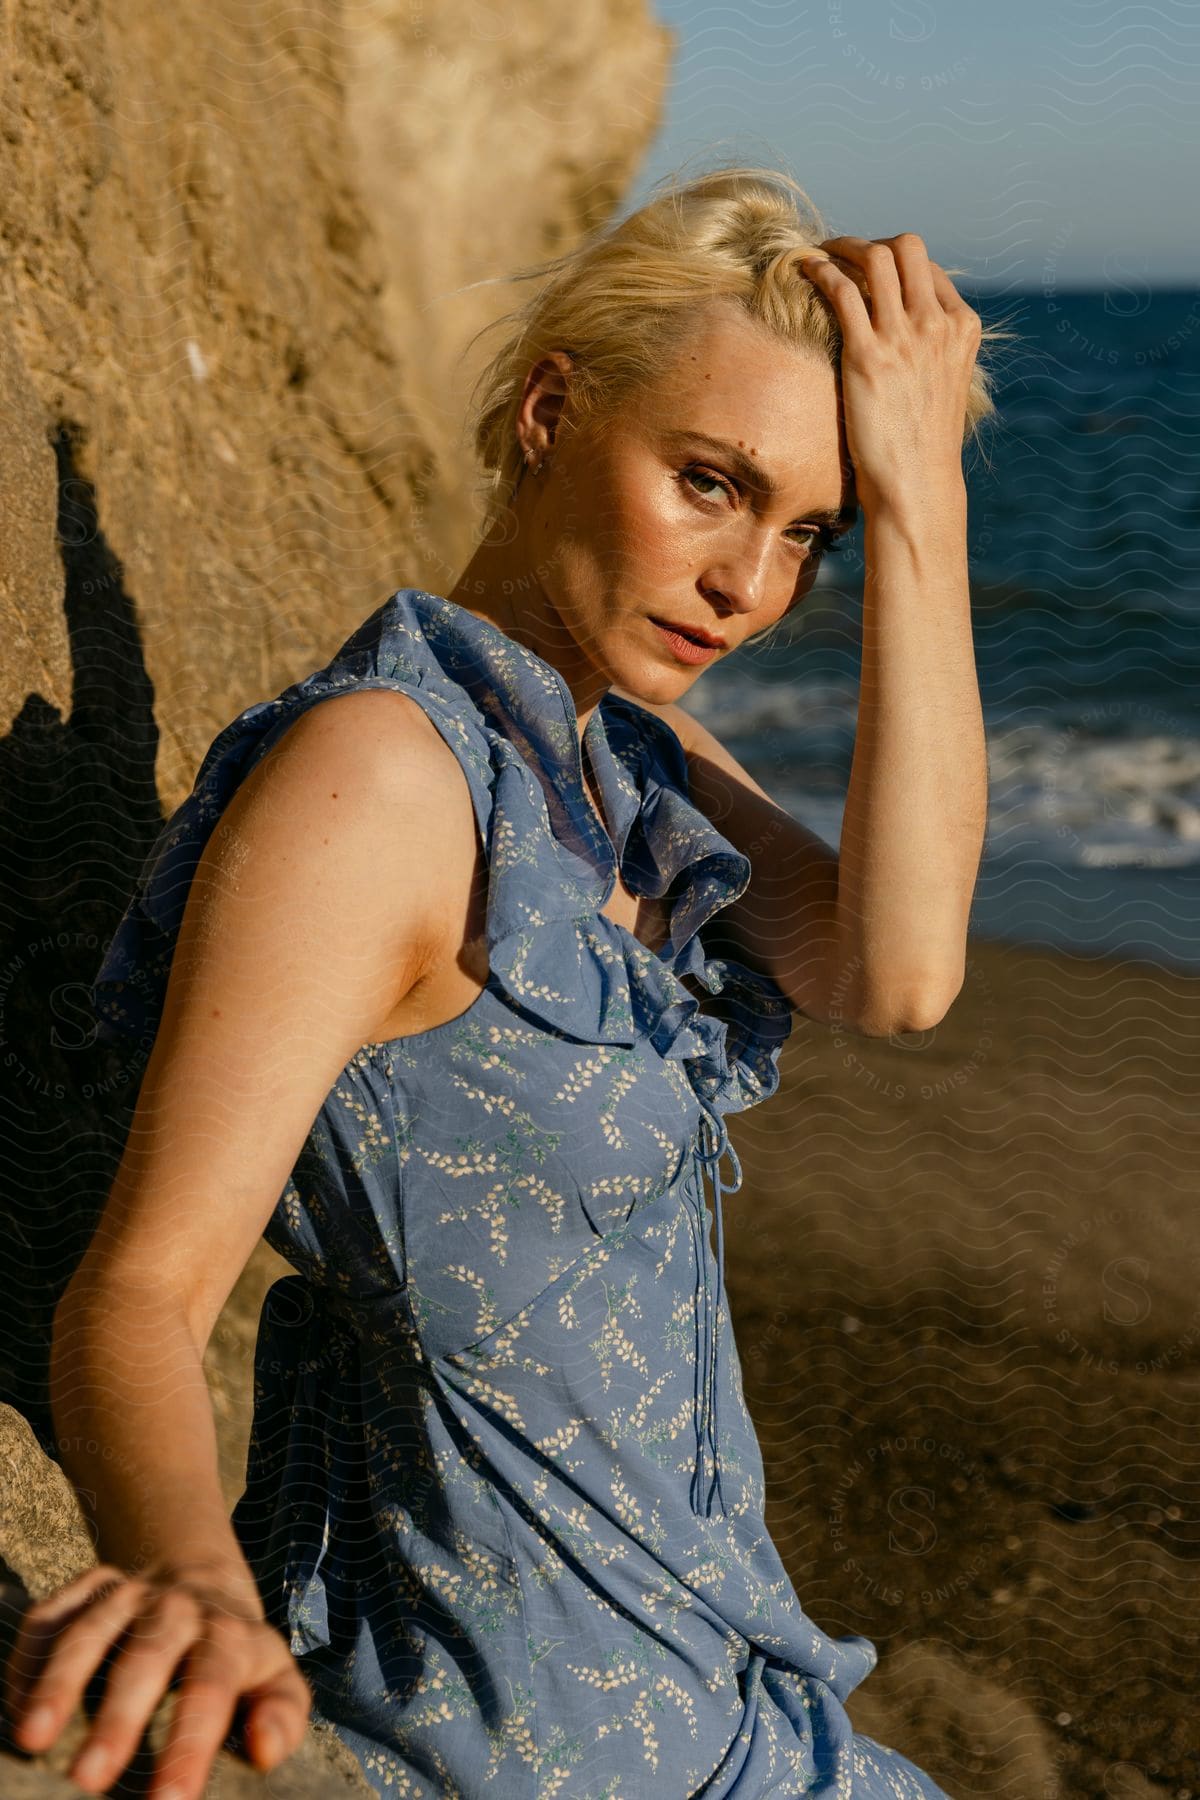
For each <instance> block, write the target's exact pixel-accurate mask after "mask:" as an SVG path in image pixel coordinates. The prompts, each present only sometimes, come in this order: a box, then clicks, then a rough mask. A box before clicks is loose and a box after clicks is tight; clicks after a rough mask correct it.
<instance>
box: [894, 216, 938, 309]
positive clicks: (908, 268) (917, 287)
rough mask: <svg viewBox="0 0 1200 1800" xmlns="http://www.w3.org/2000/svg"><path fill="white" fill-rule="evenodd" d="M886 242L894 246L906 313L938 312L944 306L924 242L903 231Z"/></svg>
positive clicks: (913, 232) (914, 234) (933, 266)
mask: <svg viewBox="0 0 1200 1800" xmlns="http://www.w3.org/2000/svg"><path fill="white" fill-rule="evenodd" d="M883 242H884V243H885V244H888V245H890V246H891V251H892V257H893V259H894V261H895V264H896V269H897V272H898V274H899V277H900V291H901V294H902V295H903V298H904V305H905V308H906V310H907V311H908V312H910V313H912V314H914V315H919V314H921V313H925V314H927V315H932V314H936V313H939V312H940V311H941V310H942V309H941V303H940V301H939V300H938V297H937V294H936V292H935V291H934V283H933V270H934V268H935V267H936V265H935V264H934V263H931V262H930V260H929V252H928V250H927V249H926V248H925V241H924V239H923V238H920V237H918V236H917V234H916V232H915V231H900V232H897V234H896V236H895V237H890V238H884V239H883Z"/></svg>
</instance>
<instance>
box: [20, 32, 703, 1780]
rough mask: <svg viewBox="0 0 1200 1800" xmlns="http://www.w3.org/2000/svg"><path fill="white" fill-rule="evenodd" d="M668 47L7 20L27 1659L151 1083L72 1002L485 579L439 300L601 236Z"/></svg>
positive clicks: (654, 109) (226, 1386) (241, 1344)
mask: <svg viewBox="0 0 1200 1800" xmlns="http://www.w3.org/2000/svg"><path fill="white" fill-rule="evenodd" d="M673 41H674V40H673V35H672V34H671V33H670V32H668V31H666V30H665V29H664V28H662V27H660V26H659V25H657V24H655V23H654V21H653V20H652V18H651V16H650V13H649V9H648V5H647V4H645V3H644V0H580V4H578V5H576V6H574V7H572V8H570V9H568V10H567V11H566V12H564V11H563V10H562V9H559V8H553V7H551V6H550V5H549V4H546V3H543V4H541V5H538V4H536V3H533V0H502V4H501V5H500V6H498V7H496V8H492V7H490V6H483V5H476V4H467V3H466V0H461V3H460V0H439V4H438V5H437V7H436V8H434V7H432V6H431V7H429V8H423V7H422V6H421V5H420V4H413V0H299V3H297V0H238V4H237V5H228V6H221V5H217V6H213V5H212V4H211V3H210V0H178V3H177V4H173V5H172V6H171V7H161V6H153V5H150V4H147V3H146V0H72V3H71V4H69V5H64V4H62V0H27V3H26V4H24V5H22V6H20V7H17V8H12V9H9V10H8V11H6V13H5V25H4V49H3V55H4V62H3V65H2V66H0V138H2V167H3V179H2V180H0V245H2V247H3V254H2V258H0V409H2V416H3V420H4V430H3V432H0V488H2V492H3V524H2V527H0V630H2V631H3V635H4V646H5V654H4V657H3V660H2V662H0V708H3V713H4V724H5V728H6V736H5V740H4V744H3V748H2V750H0V758H2V759H3V767H2V768H0V865H2V867H3V869H4V872H5V881H6V884H7V885H6V892H5V895H4V908H3V921H4V922H3V926H2V927H0V931H2V933H3V941H0V1083H2V1084H3V1089H4V1094H5V1099H4V1116H3V1125H4V1136H5V1152H6V1164H7V1168H8V1179H7V1181H6V1183H5V1186H6V1190H7V1192H8V1194H9V1196H10V1199H9V1201H8V1204H7V1206H6V1218H5V1221H4V1231H5V1244H6V1249H7V1251H8V1256H7V1258H6V1267H5V1278H4V1307H3V1309H2V1312H0V1316H2V1317H3V1320H4V1326H3V1331H2V1332H0V1398H2V1399H3V1400H5V1401H8V1402H11V1403H12V1406H13V1407H14V1408H16V1409H17V1410H16V1411H8V1410H6V1411H5V1413H4V1414H3V1415H2V1417H3V1431H4V1433H5V1434H6V1441H5V1448H6V1450H7V1451H9V1452H10V1453H11V1455H10V1458H9V1466H10V1468H11V1469H13V1470H15V1471H16V1474H15V1476H13V1477H12V1479H14V1480H15V1481H16V1483H17V1499H16V1500H15V1501H14V1500H13V1498H12V1495H11V1494H10V1503H9V1509H8V1519H7V1525H6V1527H5V1546H6V1547H0V1554H4V1555H5V1556H6V1557H7V1558H8V1570H7V1578H8V1579H9V1583H10V1585H9V1586H8V1588H7V1589H6V1590H5V1595H6V1599H5V1603H4V1607H3V1613H4V1617H5V1619H6V1620H7V1622H8V1625H9V1627H10V1628H11V1626H12V1625H13V1623H14V1621H15V1618H16V1616H17V1614H18V1613H19V1610H20V1605H21V1603H22V1597H23V1596H24V1595H25V1594H26V1593H33V1594H38V1593H41V1592H46V1591H50V1590H52V1589H53V1588H54V1587H56V1586H58V1585H60V1584H61V1583H62V1581H64V1580H66V1579H67V1578H68V1575H69V1574H71V1573H77V1572H79V1570H80V1569H82V1568H85V1567H87V1566H88V1565H89V1564H90V1563H91V1561H92V1560H94V1558H93V1553H92V1546H91V1541H90V1538H89V1537H88V1535H87V1532H86V1529H85V1527H84V1525H83V1521H82V1516H81V1515H80V1514H79V1512H78V1508H77V1506H76V1505H75V1503H74V1500H73V1497H72V1495H71V1492H70V1489H69V1487H68V1486H67V1485H66V1484H65V1483H64V1482H62V1481H61V1480H59V1481H58V1482H57V1483H56V1481H55V1475H56V1472H57V1471H56V1468H55V1465H54V1464H53V1462H51V1461H49V1460H48V1459H47V1457H46V1456H45V1455H44V1454H43V1452H44V1451H49V1452H50V1453H51V1455H52V1454H53V1426H52V1421H51V1418H50V1413H49V1409H48V1405H47V1397H46V1387H45V1367H46V1357H47V1347H48V1334H49V1329H50V1321H51V1317H52V1312H53V1306H54V1303H55V1301H56V1299H57V1296H58V1294H59V1293H60V1292H61V1290H62V1288H63V1286H64V1285H65V1283H66V1281H67V1279H68V1278H69V1276H70V1274H71V1272H72V1270H73V1268H74V1267H75V1264H76V1263H77V1261H78V1258H79V1256H80V1255H81V1254H82V1251H83V1249H84V1247H85V1245H86V1243H87V1241H88V1239H89V1237H90V1236H91V1234H92V1232H93V1230H94V1228H95V1223H96V1219H97V1217H98V1215H99V1212H100V1209H101V1207H102V1205H103V1202H104V1199H105V1197H106V1195H107V1192H108V1188H109V1185H110V1183H111V1180H112V1175H113V1173H114V1171H115V1167H116V1163H117V1160H118V1158H119V1155H120V1150H121V1146H122V1143H123V1140H124V1134H125V1131H126V1129H127V1127H128V1122H129V1115H130V1110H131V1106H132V1101H133V1099H134V1098H135V1095H136V1086H137V1078H138V1075H139V1073H140V1070H141V1067H143V1066H144V1057H141V1058H137V1057H134V1058H131V1059H129V1060H127V1061H125V1062H123V1063H122V1062H116V1061H115V1060H114V1057H113V1054H112V1053H102V1052H101V1051H99V1050H98V1049H97V1048H96V1047H95V1046H94V1045H93V1043H92V1040H91V1033H90V1029H89V1024H88V1014H87V1011H86V1007H85V1005H84V994H83V984H85V983H86V982H88V981H89V980H90V979H91V977H92V975H93V974H94V973H95V970H96V968H97V966H98V963H99V961H100V958H101V956H102V954H103V949H104V945H105V943H106V941H107V939H108V936H109V935H110V933H111V931H112V928H113V926H114V925H115V923H116V920H117V918H118V917H119V916H120V913H121V911H122V910H123V908H124V905H125V902H126V900H127V898H128V895H129V892H130V890H131V888H132V885H133V882H134V879H135V877H136V874H137V871H138V868H139V866H140V864H141V861H142V859H143V857H144V855H145V853H146V851H147V849H148V848H149V845H150V843H151V842H152V841H153V838H154V837H155V835H156V834H157V832H158V829H159V827H160V825H161V823H162V821H163V819H164V818H165V817H166V816H167V815H169V813H170V812H171V811H173V810H174V808H175V807H176V806H177V805H178V804H179V802H180V801H181V800H182V799H183V797H184V796H185V794H186V793H187V792H188V791H189V789H190V787H191V785H192V782H193V780H194V777H195V774H196V771H197V768H198V766H199V763H200V760H201V757H202V756H203V753H204V751H205V750H206V748H207V747H208V745H209V743H210V742H211V741H212V739H213V737H214V736H215V735H216V734H217V732H218V731H219V730H220V729H221V727H222V726H223V725H224V724H226V723H227V722H228V721H229V720H230V719H232V718H233V717H234V716H235V715H236V714H237V713H238V712H240V711H241V710H242V709H243V708H244V707H245V706H247V705H249V704H250V703H251V702H252V701H254V700H258V699H263V698H266V697H269V696H271V695H273V694H275V693H276V692H277V691H278V690H279V689H280V688H282V687H284V686H285V685H287V683H289V682H291V681H293V680H295V679H297V678H298V677H300V676H302V675H304V674H307V673H308V672H309V670H311V669H313V668H315V667H317V666H319V664H320V663H322V662H323V661H324V660H325V659H326V658H327V657H328V656H329V655H330V654H331V653H332V651H333V650H334V649H335V648H336V647H337V645H338V644H339V643H341V641H342V640H343V639H344V638H345V637H346V636H347V635H348V633H349V632H350V630H351V629H352V628H353V627H354V625H355V624H357V623H358V622H359V621H360V620H361V619H363V618H364V617H366V615H367V614H368V613H369V612H371V611H373V610H374V608H375V607H376V606H377V605H379V604H380V603H381V602H382V601H383V600H384V599H385V598H386V597H387V595H388V594H389V593H391V592H392V591H393V590H394V589H395V588H397V587H399V586H402V585H406V584H417V585H421V586H426V587H430V588H433V589H435V590H436V589H437V588H439V587H440V586H442V585H443V584H447V583H448V582H449V581H450V580H451V579H452V578H453V577H454V576H456V575H457V572H458V570H459V569H460V568H461V566H462V565H463V563H464V562H465V561H466V559H467V556H468V554H469V552H470V549H471V546H472V543H473V541H474V531H475V523H476V517H477V514H476V510H475V507H474V504H473V500H472V492H473V482H474V478H475V472H474V470H473V468H472V466H471V462H470V458H469V455H468V454H467V451H466V449H465V447H464V441H463V439H462V436H461V432H460V414H461V407H462V403H463V400H464V399H465V397H466V394H467V391H468V388H469V385H470V379H471V375H472V372H473V367H474V366H477V365H478V364H480V363H481V362H482V359H483V356H484V355H486V354H487V349H488V346H487V344H486V343H485V344H483V345H482V346H480V348H479V350H478V351H477V352H476V353H474V355H473V360H472V355H470V354H469V355H468V356H467V357H466V358H464V357H463V356H462V352H463V350H464V348H465V347H466V346H467V344H468V340H469V339H470V337H471V335H472V333H474V332H476V331H477V330H478V329H479V328H480V327H481V326H482V325H484V324H486V323H487V322H488V321H489V320H491V319H494V318H496V317H497V316H498V315H500V314H501V313H503V312H505V311H507V310H508V309H509V308H510V307H511V306H512V305H513V304H514V302H515V300H516V299H517V298H519V297H522V296H523V292H524V290H520V291H518V292H514V291H513V290H511V289H509V288H507V287H505V286H482V287H479V288H476V289H473V290H472V291H470V292H469V293H467V294H466V295H464V296H461V297H460V298H459V299H458V300H457V301H456V302H455V303H453V304H451V303H450V302H449V301H448V300H447V299H445V294H446V290H447V289H449V288H452V287H459V286H462V285H463V284H466V283H472V282H477V281H478V282H484V281H487V280H488V279H489V278H492V277H496V276H500V275H503V274H504V273H506V272H508V271H510V270H512V269H513V268H515V267H517V266H519V265H521V264H524V263H527V262H530V261H533V260H536V259H538V258H541V257H544V256H546V255H547V254H549V253H551V252H553V251H555V250H559V249H564V248H566V247H568V246H569V245H570V244H571V243H572V242H574V241H576V239H577V238H578V236H579V235H580V234H581V232H583V231H584V230H586V229H588V228H590V227H592V226H594V225H596V224H598V223H600V222H602V221H603V220H604V219H605V218H606V217H607V216H608V214H609V213H610V212H611V210H612V209H613V207H614V205H615V204H616V202H617V201H618V200H619V198H620V196H621V194H622V192H623V191H624V190H625V188H626V187H627V185H628V183H629V181H630V180H631V178H632V176H633V174H634V173H635V170H636V166H637V163H638V160H639V158H640V155H641V154H642V152H643V151H644V149H645V148H646V146H647V145H648V143H649V141H650V139H651V137H652V136H653V134H654V131H655V129H656V128H657V125H658V122H659V107H660V102H661V97H662V94H663V92H664V88H665V81H666V77H667V73H668V65H669V62H670V56H671V51H672V47H673ZM282 1266H283V1265H282V1264H280V1263H279V1260H278V1258H276V1257H275V1256H274V1255H273V1253H272V1252H271V1251H269V1250H268V1249H267V1248H266V1246H265V1245H260V1247H259V1249H258V1251H256V1253H255V1256H254V1257H253V1258H252V1260H251V1263H250V1265H249V1267H248V1268H247V1270H246V1272H245V1274H244V1276H243V1278H242V1280H241V1281H240V1282H239V1284H238V1287H237V1289H236V1291H235V1293H234V1295H233V1296H231V1298H230V1302H229V1305H228V1307H227V1309H226V1313H225V1315H224V1316H223V1318H222V1320H221V1322H220V1324H219V1326H218V1328H217V1330H216V1331H215V1332H214V1334H213V1339H212V1341H211V1342H210V1345H209V1349H208V1353H207V1355H206V1358H205V1367H206V1371H207V1373H208V1376H209V1379H210V1385H211V1388H212V1393H213V1399H214V1407H215V1411H216V1415H217V1422H218V1432H219V1435H220V1440H221V1475H222V1482H223V1484H224V1487H225V1490H226V1494H227V1497H228V1498H229V1500H230V1503H231V1504H232V1501H233V1500H234V1499H235V1498H236V1496H237V1493H238V1492H239V1491H240V1485H241V1472H242V1469H243V1467H244V1453H245V1440H246V1435H247V1429H248V1408H249V1375H250V1359H251V1352H252V1348H253V1339H254V1330H255V1326H256V1320H257V1309H258V1305H259V1303H260V1302H261V1297H262V1293H263V1291H264V1289H265V1286H266V1285H267V1284H268V1282H269V1281H270V1280H271V1279H273V1278H274V1276H275V1275H276V1274H277V1273H279V1272H281V1270H282ZM22 1416H23V1417H22ZM24 1421H28V1424H29V1425H30V1426H32V1428H33V1432H32V1434H31V1433H30V1432H29V1431H28V1430H27V1429H26V1427H25V1424H24ZM39 1440H40V1447H39ZM22 1509H24V1510H22ZM81 1533H82V1536H81V1535H80V1534H81ZM18 1544H19V1545H20V1546H21V1548H20V1549H19V1550H18V1549H16V1548H14V1546H16V1545H18ZM3 1579H5V1571H4V1570H2V1569H0V1580H3ZM169 1707H170V1701H169V1699H168V1700H166V1701H164V1703H163V1706H162V1707H160V1709H159V1714H158V1715H157V1717H156V1721H155V1727H154V1729H155V1731H156V1732H159V1733H161V1731H162V1729H163V1728H164V1719H165V1717H166V1716H167V1715H168V1714H169ZM77 1727H78V1729H76V1727H72V1732H73V1733H74V1736H73V1737H72V1738H71V1742H72V1743H74V1742H76V1741H77V1740H78V1736H79V1733H80V1732H81V1731H82V1729H83V1725H82V1720H79V1721H77ZM318 1735H319V1734H317V1733H311V1734H310V1736H311V1737H313V1739H314V1747H313V1749H312V1757H315V1759H316V1760H315V1761H313V1760H312V1759H311V1758H310V1762H311V1767H309V1769H308V1772H307V1774H306V1773H305V1769H304V1768H303V1767H301V1766H300V1765H301V1764H302V1763H303V1760H304V1759H303V1757H297V1758H294V1759H293V1763H294V1764H296V1766H297V1768H298V1770H299V1772H298V1773H297V1774H296V1775H295V1776H294V1777H292V1776H291V1765H289V1777H290V1778H291V1779H292V1781H293V1785H292V1786H288V1785H287V1781H286V1779H285V1777H284V1776H283V1775H282V1774H281V1775H277V1776H273V1777H272V1778H271V1784H270V1791H271V1792H272V1793H273V1794H277V1795H280V1796H283V1795H284V1794H285V1792H286V1793H294V1794H295V1795H297V1796H300V1795H302V1794H304V1795H307V1794H310V1793H311V1794H316V1793H318V1792H320V1793H322V1794H325V1793H334V1792H339V1791H342V1787H343V1785H344V1784H345V1783H347V1782H349V1783H350V1787H348V1788H347V1791H351V1788H352V1787H353V1786H354V1784H355V1783H356V1782H358V1777H357V1772H356V1765H355V1767H354V1768H350V1769H347V1767H346V1766H345V1761H344V1757H345V1753H344V1752H342V1751H341V1750H340V1748H339V1747H338V1745H337V1744H336V1741H335V1742H334V1744H333V1746H332V1747H331V1748H330V1747H326V1749H325V1750H324V1751H322V1750H321V1749H320V1746H319V1744H318V1743H317V1742H316V1740H317V1737H318ZM66 1744H67V1738H66V1737H64V1739H63V1745H64V1746H65V1745H66ZM60 1750H61V1754H60ZM308 1754H309V1752H308V1750H306V1752H305V1755H308ZM339 1757H341V1758H342V1759H343V1760H342V1762H340V1763H339V1761H338V1758H339ZM68 1760H69V1757H68V1755H67V1751H66V1749H64V1748H62V1746H59V1747H56V1750H55V1753H54V1754H53V1755H52V1756H50V1757H47V1758H41V1759H36V1761H35V1762H34V1763H20V1764H18V1763H17V1762H16V1761H15V1760H13V1759H11V1758H9V1759H5V1762H4V1767H3V1773H2V1776H0V1786H2V1787H3V1791H4V1792H5V1793H6V1794H14V1795H16V1794H19V1793H25V1792H26V1791H28V1792H29V1793H30V1794H34V1793H37V1794H43V1793H44V1794H51V1793H57V1792H63V1793H67V1792H75V1791H77V1790H76V1789H75V1788H74V1787H73V1785H72V1784H70V1783H69V1782H67V1781H66V1780H65V1779H64V1778H63V1776H62V1774H61V1771H62V1769H63V1768H65V1766H66V1763H67V1761H68ZM226 1765H228V1766H226ZM55 1771H58V1773H55ZM339 1771H340V1772H339ZM239 1782H241V1783H242V1784H245V1785H246V1786H247V1791H248V1790H249V1788H250V1787H253V1788H254V1789H255V1791H259V1790H261V1788H262V1787H263V1784H262V1783H261V1782H260V1781H259V1779H258V1778H257V1777H255V1776H254V1775H253V1774H252V1773H251V1772H249V1771H247V1770H246V1768H245V1766H244V1765H243V1766H241V1768H240V1770H239V1769H238V1768H237V1767H236V1765H235V1763H234V1759H232V1758H228V1757H226V1758H224V1759H223V1763H222V1770H221V1771H220V1772H219V1783H220V1784H221V1785H218V1786H215V1787H214V1789H213V1791H214V1793H217V1792H219V1793H221V1794H229V1795H232V1794H234V1793H240V1792H241V1791H242V1786H241V1785H238V1783H239ZM306 1782H307V1785H305V1783H306ZM21 1783H24V1784H25V1785H24V1786H22V1785H21ZM357 1791H360V1792H365V1791H366V1789H365V1787H363V1786H362V1785H361V1782H358V1786H357Z"/></svg>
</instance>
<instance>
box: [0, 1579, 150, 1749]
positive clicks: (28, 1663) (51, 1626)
mask: <svg viewBox="0 0 1200 1800" xmlns="http://www.w3.org/2000/svg"><path fill="white" fill-rule="evenodd" d="M125 1579H127V1577H126V1575H125V1572H124V1571H123V1570H122V1569H118V1568H116V1567H115V1566H114V1565H113V1564H112V1563H94V1564H93V1565H92V1567H91V1568H90V1569H87V1570H86V1571H85V1572H84V1573H83V1574H82V1575H78V1576H76V1578H75V1580H74V1581H69V1582H66V1583H64V1585H63V1586H62V1587H60V1588H56V1589H55V1591H54V1593H53V1594H48V1595H46V1597H45V1598H44V1599H42V1600H34V1601H32V1602H31V1603H30V1605H28V1606H27V1607H26V1608H25V1609H24V1611H23V1613H22V1615H21V1618H20V1621H19V1623H18V1625H17V1630H16V1632H15V1634H14V1637H13V1643H12V1649H11V1650H10V1652H9V1656H8V1660H7V1662H6V1663H5V1665H4V1710H5V1713H6V1715H7V1717H8V1721H9V1727H10V1729H11V1727H12V1726H13V1725H14V1724H15V1723H16V1720H17V1717H18V1715H19V1713H20V1712H21V1709H22V1707H23V1704H24V1701H25V1696H26V1695H27V1694H28V1692H29V1689H30V1687H31V1686H32V1683H33V1680H34V1677H35V1675H36V1674H37V1672H38V1670H39V1669H40V1668H41V1667H42V1666H43V1664H44V1662H45V1657H46V1653H47V1651H48V1649H49V1646H50V1645H51V1643H52V1642H53V1640H54V1638H55V1636H56V1635H57V1633H58V1630H59V1627H60V1625H61V1624H63V1623H64V1622H65V1621H66V1619H67V1618H68V1617H70V1616H72V1615H73V1614H75V1613H78V1612H81V1611H82V1610H83V1608H84V1607H85V1606H87V1605H89V1604H90V1602H91V1600H92V1599H93V1598H94V1597H95V1595H96V1594H98V1593H100V1592H101V1591H103V1589H105V1588H106V1587H107V1588H111V1587H114V1586H116V1585H117V1584H118V1583H119V1582H121V1581H124V1580H125Z"/></svg>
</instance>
